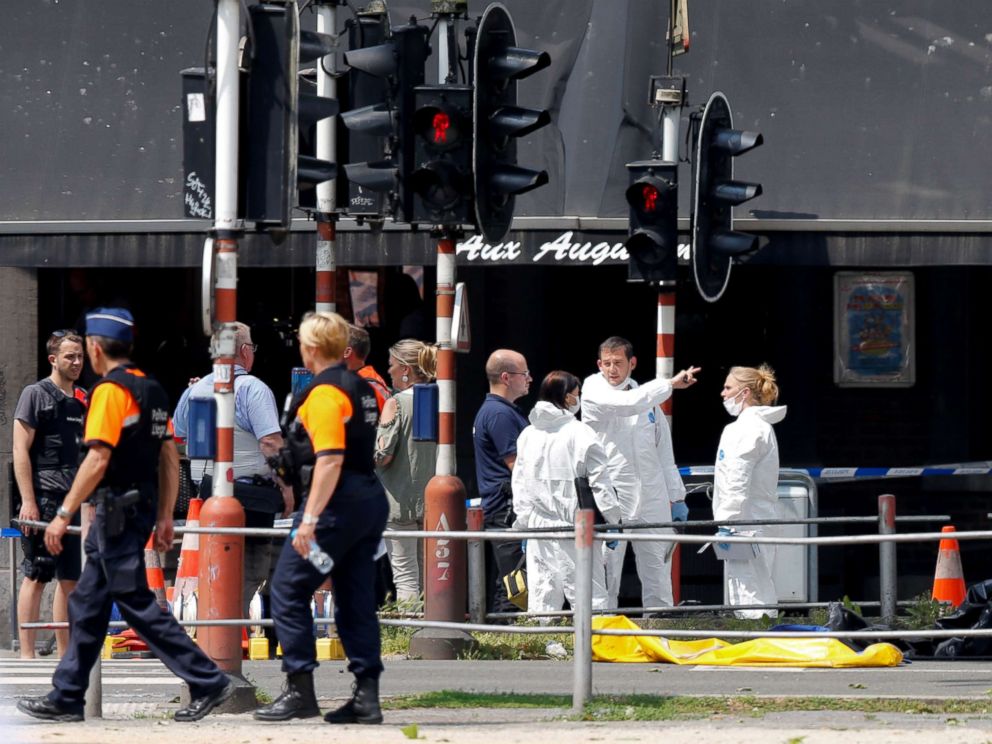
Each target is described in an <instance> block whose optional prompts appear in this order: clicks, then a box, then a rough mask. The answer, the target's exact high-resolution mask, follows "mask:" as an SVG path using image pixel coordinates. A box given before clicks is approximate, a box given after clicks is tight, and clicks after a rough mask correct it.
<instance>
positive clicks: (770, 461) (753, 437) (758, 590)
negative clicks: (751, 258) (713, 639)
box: [713, 364, 786, 618]
mask: <svg viewBox="0 0 992 744" xmlns="http://www.w3.org/2000/svg"><path fill="white" fill-rule="evenodd" d="M721 397H722V398H723V406H724V408H726V409H727V413H729V414H730V415H731V416H733V417H735V418H736V421H734V422H732V423H730V424H728V425H727V426H726V428H724V430H723V435H722V436H721V437H720V447H719V449H718V450H717V456H716V466H715V468H714V474H713V518H714V519H715V520H716V521H718V522H728V521H735V520H736V521H746V520H748V519H758V520H765V519H777V518H778V516H779V515H778V441H777V440H776V439H775V431H774V429H772V424H777V423H778V422H780V421H781V420H782V419H784V418H785V412H786V407H785V406H776V405H774V404H775V403H776V402H777V401H778V384H777V383H776V381H775V372H774V371H773V370H772V368H771V367H769V366H768V365H767V364H763V365H761V366H760V367H758V368H754V367H731V369H730V374H728V375H727V379H726V381H725V382H724V383H723V391H722V393H721ZM745 529H747V530H751V529H753V530H754V532H755V534H756V535H765V536H769V535H775V534H777V529H776V528H775V527H774V526H760V525H755V526H754V527H753V528H752V527H748V526H745ZM721 533H723V534H727V533H728V532H727V530H725V529H724V528H721ZM753 548H754V557H753V558H752V559H750V560H727V561H725V562H724V563H725V565H726V573H725V575H726V578H727V595H728V597H729V599H730V604H732V605H763V604H777V603H778V594H777V593H776V591H775V584H774V582H773V581H772V568H773V566H774V562H775V548H776V546H775V545H757V544H755V545H753ZM734 614H736V615H737V617H742V618H759V617H761V616H762V615H768V616H769V617H777V615H778V613H777V611H776V610H738V611H736V612H735V613H734Z"/></svg>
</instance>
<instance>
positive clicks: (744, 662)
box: [592, 615, 902, 668]
mask: <svg viewBox="0 0 992 744" xmlns="http://www.w3.org/2000/svg"><path fill="white" fill-rule="evenodd" d="M592 627H593V628H595V629H597V630H603V629H610V628H615V629H618V630H637V629H638V626H637V625H635V624H634V623H633V622H632V621H630V620H628V619H627V618H626V617H624V616H623V615H606V616H601V617H594V618H593V620H592ZM592 658H593V661H624V662H645V661H652V662H658V661H662V662H668V663H670V664H701V665H711V666H731V665H739V666H780V667H831V668H840V667H887V666H896V665H897V664H899V663H900V662H901V661H902V652H901V651H900V650H899V649H898V648H896V647H895V646H893V645H892V644H891V643H875V644H872V645H871V646H869V647H868V648H866V649H865V650H864V651H861V652H860V653H859V652H857V651H854V650H853V649H851V648H850V647H848V646H845V645H844V644H843V643H841V641H839V640H837V639H836V638H755V639H754V640H751V641H744V642H743V643H727V642H726V641H721V640H719V639H717V638H707V639H705V640H701V641H672V640H668V639H667V638H661V637H658V636H602V635H594V636H593V637H592Z"/></svg>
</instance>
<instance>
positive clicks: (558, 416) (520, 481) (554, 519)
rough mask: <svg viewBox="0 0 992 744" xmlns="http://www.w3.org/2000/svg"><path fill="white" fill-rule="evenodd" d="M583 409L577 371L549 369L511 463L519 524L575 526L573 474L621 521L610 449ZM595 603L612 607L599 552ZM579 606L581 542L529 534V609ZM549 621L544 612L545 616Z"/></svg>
mask: <svg viewBox="0 0 992 744" xmlns="http://www.w3.org/2000/svg"><path fill="white" fill-rule="evenodd" d="M578 410H579V378H578V377H576V376H575V375H573V374H570V373H569V372H563V371H555V372H550V373H548V375H547V376H546V377H545V378H544V380H543V381H542V382H541V389H540V393H539V397H538V402H537V405H535V406H534V409H533V410H532V411H531V412H530V417H529V418H530V426H528V427H526V428H525V429H524V430H523V431H522V432H521V433H520V436H519V437H518V438H517V461H516V464H515V465H514V467H513V482H512V485H513V510H514V512H515V513H516V515H517V519H516V522H515V523H514V526H515V527H517V528H528V527H530V528H532V527H561V528H563V529H568V530H570V529H572V528H573V527H574V525H575V511H576V509H578V508H579V506H578V494H577V491H576V487H575V479H576V478H579V477H586V478H588V479H589V485H590V486H591V488H592V493H593V498H594V499H595V502H596V506H597V508H598V509H599V511H600V513H601V514H602V515H603V517H604V519H605V520H606V522H607V523H612V524H616V523H617V522H618V521H619V520H620V504H619V502H618V501H617V495H616V491H614V489H613V484H612V483H611V482H610V475H609V472H608V470H607V457H606V451H605V450H604V449H603V446H602V445H601V444H600V443H599V440H598V439H597V438H596V435H595V433H593V431H592V429H590V428H589V427H588V426H587V425H586V424H584V423H582V422H581V421H579V420H578V419H576V418H575V414H576V413H578ZM594 555H595V556H596V559H595V560H594V561H593V578H592V606H593V609H606V603H607V597H606V567H605V564H604V561H603V557H602V553H601V552H600V551H598V550H596V551H595V552H594ZM563 599H567V600H568V603H569V605H571V606H572V607H574V606H575V541H574V540H573V539H567V540H528V541H527V610H528V612H554V611H556V610H560V609H561V608H562V600H563ZM542 622H546V619H542Z"/></svg>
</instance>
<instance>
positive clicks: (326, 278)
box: [316, 184, 338, 313]
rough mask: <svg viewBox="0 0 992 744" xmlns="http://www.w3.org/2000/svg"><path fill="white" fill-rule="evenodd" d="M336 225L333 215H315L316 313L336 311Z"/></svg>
mask: <svg viewBox="0 0 992 744" xmlns="http://www.w3.org/2000/svg"><path fill="white" fill-rule="evenodd" d="M320 185H323V184H320ZM318 188H319V186H318ZM336 227H337V225H336V223H335V221H334V215H332V214H326V213H321V214H318V215H317V295H316V310H317V312H318V313H319V312H328V313H334V312H337V307H338V306H337V297H336V296H335V283H336V281H337V265H336V263H335V258H334V248H335V246H334V241H335V238H336V233H337V230H336Z"/></svg>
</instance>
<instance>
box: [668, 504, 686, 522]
mask: <svg viewBox="0 0 992 744" xmlns="http://www.w3.org/2000/svg"><path fill="white" fill-rule="evenodd" d="M672 521H673V522H688V521H689V507H688V506H686V505H685V502H684V501H673V502H672Z"/></svg>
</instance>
